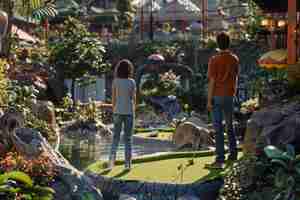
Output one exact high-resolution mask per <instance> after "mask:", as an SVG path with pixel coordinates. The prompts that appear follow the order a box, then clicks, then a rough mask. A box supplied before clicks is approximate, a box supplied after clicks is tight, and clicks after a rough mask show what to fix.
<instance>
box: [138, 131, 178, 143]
mask: <svg viewBox="0 0 300 200" xmlns="http://www.w3.org/2000/svg"><path fill="white" fill-rule="evenodd" d="M138 136H139V137H142V138H151V139H157V140H166V141H171V140H172V136H173V132H154V133H139V134H138Z"/></svg>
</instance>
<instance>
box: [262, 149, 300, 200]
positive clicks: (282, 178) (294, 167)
mask: <svg viewBox="0 0 300 200" xmlns="http://www.w3.org/2000/svg"><path fill="white" fill-rule="evenodd" d="M264 152H265V154H266V156H267V157H268V158H269V159H271V163H272V165H273V167H274V168H275V178H274V185H275V187H276V191H277V195H276V196H275V198H274V199H275V200H295V199H297V198H299V196H298V197H297V196H296V194H297V192H298V195H299V192H300V187H299V185H300V157H299V156H296V153H295V149H294V147H293V146H292V145H287V146H286V152H284V151H282V150H280V149H278V148H277V147H275V146H267V147H265V148H264Z"/></svg>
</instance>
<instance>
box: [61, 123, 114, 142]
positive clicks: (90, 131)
mask: <svg viewBox="0 0 300 200" xmlns="http://www.w3.org/2000/svg"><path fill="white" fill-rule="evenodd" d="M61 132H62V133H63V134H64V136H66V137H68V138H72V139H75V138H76V139H78V140H84V139H93V138H95V137H96V136H97V135H99V136H111V135H112V132H111V130H110V129H109V128H108V127H107V126H106V125H105V124H103V123H102V122H100V121H95V120H78V121H75V122H71V123H70V124H66V125H65V126H64V127H62V128H61Z"/></svg>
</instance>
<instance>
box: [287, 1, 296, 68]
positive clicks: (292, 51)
mask: <svg viewBox="0 0 300 200" xmlns="http://www.w3.org/2000/svg"><path fill="white" fill-rule="evenodd" d="M296 26H297V1H296V0H288V37H287V49H288V64H295V63H296V62H297V44H296V40H297V38H296V35H297V34H296Z"/></svg>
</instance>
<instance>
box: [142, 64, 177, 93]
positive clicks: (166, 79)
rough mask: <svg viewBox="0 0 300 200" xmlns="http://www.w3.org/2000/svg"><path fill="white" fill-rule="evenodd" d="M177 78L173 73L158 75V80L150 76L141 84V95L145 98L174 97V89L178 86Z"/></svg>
mask: <svg viewBox="0 0 300 200" xmlns="http://www.w3.org/2000/svg"><path fill="white" fill-rule="evenodd" d="M179 79H180V77H179V76H176V75H175V74H174V72H173V71H171V70H170V71H168V72H166V73H164V74H160V75H159V77H158V79H156V78H155V77H153V76H151V77H150V78H149V79H148V80H146V81H145V82H144V83H143V84H142V90H143V94H144V95H145V96H169V95H176V89H177V88H178V86H179Z"/></svg>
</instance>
